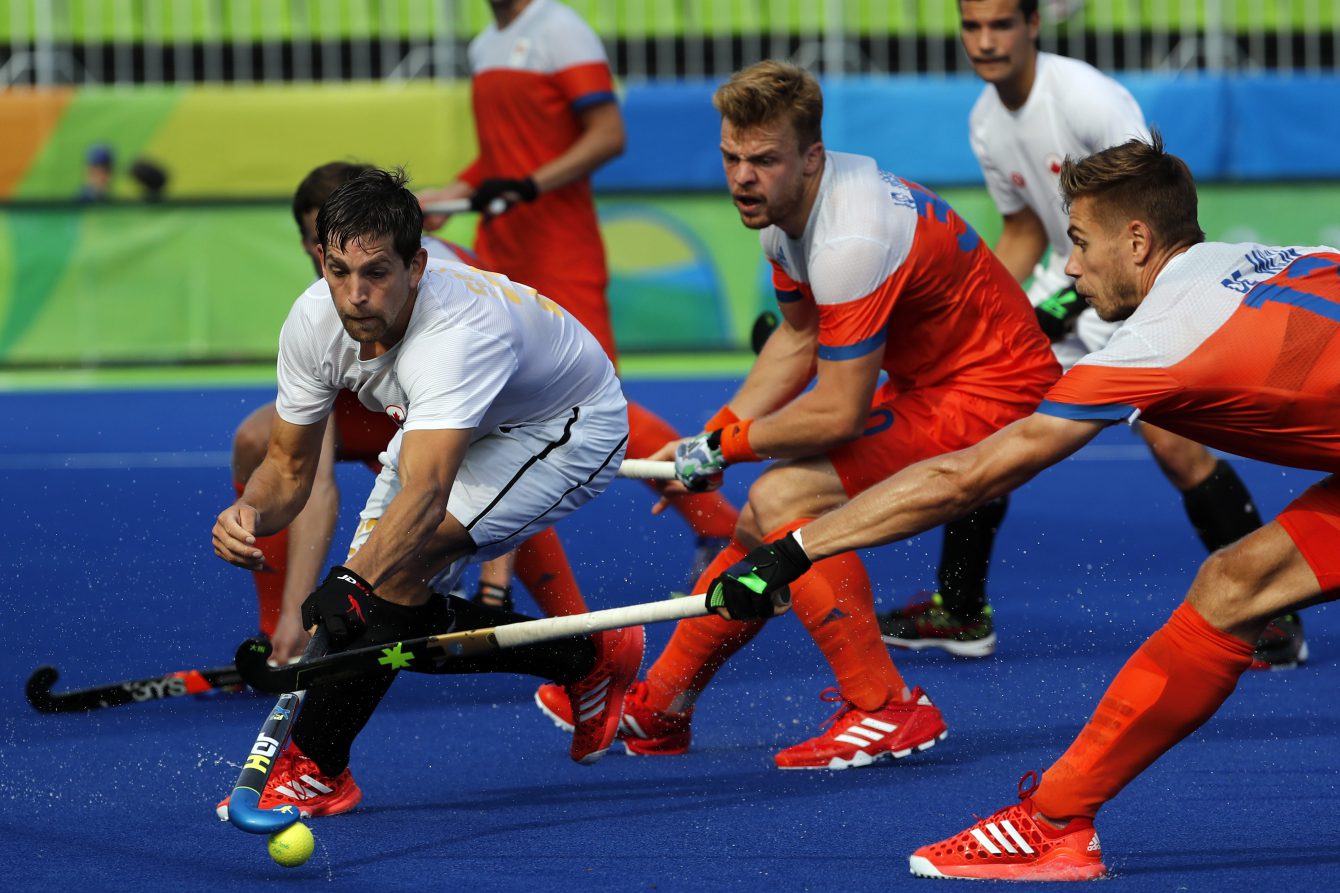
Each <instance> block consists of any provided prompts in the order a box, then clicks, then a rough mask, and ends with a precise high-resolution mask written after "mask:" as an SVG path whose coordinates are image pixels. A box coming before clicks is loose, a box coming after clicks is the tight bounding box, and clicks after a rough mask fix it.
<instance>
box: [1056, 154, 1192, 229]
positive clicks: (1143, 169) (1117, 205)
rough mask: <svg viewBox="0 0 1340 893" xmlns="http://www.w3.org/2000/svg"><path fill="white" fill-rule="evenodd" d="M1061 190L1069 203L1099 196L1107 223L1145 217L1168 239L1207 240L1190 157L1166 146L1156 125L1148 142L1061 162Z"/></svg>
mask: <svg viewBox="0 0 1340 893" xmlns="http://www.w3.org/2000/svg"><path fill="white" fill-rule="evenodd" d="M1060 185H1061V195H1062V197H1063V198H1064V199H1065V204H1066V208H1067V209H1068V208H1069V207H1070V206H1071V205H1073V204H1074V203H1075V202H1076V201H1077V200H1079V199H1081V198H1091V199H1093V200H1094V202H1095V205H1096V207H1095V213H1096V214H1097V216H1099V217H1100V218H1102V219H1103V220H1105V221H1107V222H1108V223H1112V222H1116V223H1117V224H1118V225H1124V224H1125V223H1126V222H1128V221H1131V220H1142V221H1144V222H1145V223H1146V224H1148V225H1149V228H1150V229H1151V230H1152V231H1153V233H1154V238H1155V239H1157V240H1158V241H1159V242H1160V243H1162V244H1164V245H1179V244H1189V245H1194V244H1196V243H1197V242H1203V241H1205V233H1204V231H1203V230H1201V228H1200V222H1199V220H1198V219H1197V199H1196V180H1195V178H1194V177H1192V175H1191V169H1190V168H1188V167H1187V166H1186V162H1185V161H1183V160H1182V159H1180V158H1178V157H1177V156H1176V155H1171V154H1169V153H1168V152H1165V151H1164V150H1163V137H1162V135H1160V134H1159V132H1158V131H1157V130H1153V131H1151V133H1150V138H1149V140H1148V142H1146V141H1145V140H1140V139H1133V140H1128V141H1127V142H1124V143H1122V144H1120V145H1118V146H1113V147H1112V148H1110V149H1104V150H1103V151H1101V152H1095V153H1094V154H1092V155H1090V156H1089V157H1087V158H1081V159H1078V160H1077V159H1074V158H1066V160H1065V163H1064V164H1062V165H1061V184H1060Z"/></svg>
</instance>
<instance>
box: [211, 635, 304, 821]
mask: <svg viewBox="0 0 1340 893" xmlns="http://www.w3.org/2000/svg"><path fill="white" fill-rule="evenodd" d="M326 647H327V634H326V629H325V627H318V628H317V631H316V634H315V635H313V636H312V638H311V640H310V641H308V643H307V648H306V650H305V651H303V653H302V660H303V661H304V662H305V661H309V660H316V659H318V658H320V657H321V656H322V655H324V654H325V653H326ZM265 652H266V654H267V655H268V654H269V653H270V645H269V643H268V642H267V643H266V645H265ZM261 662H262V663H264V662H265V659H264V658H261ZM306 694H307V693H306V692H305V691H295V692H286V693H284V694H283V695H281V696H280V697H279V700H278V701H276V702H275V705H274V708H273V709H271V710H270V714H269V715H268V716H266V717H265V722H263V723H261V730H260V732H259V733H258V734H257V735H256V740H255V742H254V743H253V744H252V745H251V752H250V753H249V754H247V759H246V762H245V763H243V764H242V771H241V772H239V773H238V775H237V783H236V784H234V785H233V792H232V793H231V794H229V795H228V821H230V822H232V823H233V826H234V827H236V828H240V829H241V830H243V831H246V832H248V833H251V834H274V833H275V832H277V831H283V830H284V829H285V828H287V827H288V826H289V825H292V824H293V823H294V822H296V821H298V819H300V818H301V817H302V816H301V815H300V814H299V812H298V810H296V809H294V808H293V807H292V806H288V805H285V806H281V807H279V808H278V809H261V808H260V805H259V804H260V799H261V792H262V791H264V790H265V783H266V782H267V781H269V780H270V771H271V770H272V769H273V768H274V761H275V757H277V756H279V754H281V753H283V752H284V746H285V745H286V744H287V743H288V736H289V732H291V731H292V730H293V723H294V722H296V721H297V719H298V711H299V710H301V709H302V700H303V696H304V695H306Z"/></svg>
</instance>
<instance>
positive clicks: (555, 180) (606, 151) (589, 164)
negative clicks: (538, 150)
mask: <svg viewBox="0 0 1340 893" xmlns="http://www.w3.org/2000/svg"><path fill="white" fill-rule="evenodd" d="M624 143H625V137H624V128H623V119H622V118H621V117H620V116H619V111H618V107H617V106H615V105H614V104H613V103H610V104H609V108H608V109H604V110H602V111H600V112H599V113H597V115H596V119H595V121H594V123H592V124H591V125H590V126H588V127H587V128H586V129H585V130H583V131H582V134H581V136H579V137H578V138H577V140H576V142H574V143H573V144H572V145H571V146H569V147H568V149H567V151H565V152H564V153H563V154H562V155H559V156H558V157H557V158H554V159H553V160H551V161H548V162H546V163H544V164H542V165H540V166H539V167H538V168H536V169H535V170H533V171H531V172H530V176H531V179H533V180H534V181H535V185H536V187H537V188H538V189H539V190H540V194H542V195H543V194H544V193H546V192H552V191H553V190H555V189H561V188H562V187H564V186H567V185H568V184H569V183H573V182H576V181H577V180H581V179H583V178H585V177H589V176H591V175H592V174H593V173H595V172H596V171H597V170H599V169H600V167H601V165H603V164H605V163H606V162H608V161H610V160H611V159H614V158H617V157H619V156H620V155H622V154H623V150H624Z"/></svg>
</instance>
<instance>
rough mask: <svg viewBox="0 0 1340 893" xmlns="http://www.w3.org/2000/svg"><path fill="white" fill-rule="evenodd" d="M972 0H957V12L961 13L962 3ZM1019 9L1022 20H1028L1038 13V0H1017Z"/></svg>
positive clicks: (971, 0)
mask: <svg viewBox="0 0 1340 893" xmlns="http://www.w3.org/2000/svg"><path fill="white" fill-rule="evenodd" d="M971 2H973V0H958V10H959V14H960V15H961V14H962V13H963V4H964V3H971ZM1019 11H1020V12H1021V13H1023V14H1024V21H1025V22H1026V21H1028V20H1029V19H1031V18H1033V16H1035V15H1037V14H1038V0H1019Z"/></svg>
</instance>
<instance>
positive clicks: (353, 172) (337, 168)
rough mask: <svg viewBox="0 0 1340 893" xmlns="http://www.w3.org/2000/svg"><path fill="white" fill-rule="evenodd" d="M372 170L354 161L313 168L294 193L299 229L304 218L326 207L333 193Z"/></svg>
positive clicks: (295, 212)
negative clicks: (327, 200) (364, 172)
mask: <svg viewBox="0 0 1340 893" xmlns="http://www.w3.org/2000/svg"><path fill="white" fill-rule="evenodd" d="M370 170H372V165H370V164H359V163H357V162H352V161H332V162H330V163H329V164H323V165H321V166H320V167H316V168H312V172H311V173H309V174H308V175H307V176H305V177H303V178H302V182H301V183H299V184H298V189H297V191H296V192H294V193H293V219H294V220H295V221H296V222H297V224H298V229H300V230H301V229H302V218H303V217H304V216H305V215H306V214H309V213H311V212H312V211H315V210H317V209H319V208H320V207H321V206H322V205H324V204H325V203H326V199H328V198H330V194H331V193H332V192H334V191H335V190H336V189H339V188H340V187H341V186H343V185H344V184H345V183H348V182H349V181H350V180H352V179H353V178H354V177H356V176H358V175H359V174H361V173H363V171H370Z"/></svg>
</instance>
